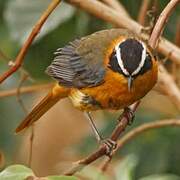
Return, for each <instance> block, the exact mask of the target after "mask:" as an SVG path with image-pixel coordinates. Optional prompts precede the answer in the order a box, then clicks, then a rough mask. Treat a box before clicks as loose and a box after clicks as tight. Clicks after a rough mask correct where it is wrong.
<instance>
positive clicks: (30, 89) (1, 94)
mask: <svg viewBox="0 0 180 180" xmlns="http://www.w3.org/2000/svg"><path fill="white" fill-rule="evenodd" d="M53 85H54V83H47V84H40V85H33V86H25V87H21V89H20V90H19V93H31V92H34V91H40V90H45V89H49V88H51V87H53ZM14 95H17V88H16V89H11V90H4V91H0V98H3V97H8V96H14Z"/></svg>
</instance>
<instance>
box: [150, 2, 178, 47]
mask: <svg viewBox="0 0 180 180" xmlns="http://www.w3.org/2000/svg"><path fill="white" fill-rule="evenodd" d="M179 2H180V0H171V1H170V2H169V3H168V4H167V6H166V8H164V10H163V11H162V13H161V14H160V16H159V18H158V20H157V22H156V25H155V27H154V28H153V31H152V35H151V37H150V39H149V45H150V46H151V47H152V48H153V49H155V47H156V44H157V42H158V39H159V37H160V36H161V34H162V32H163V29H164V27H165V24H166V23H167V21H168V18H169V16H170V15H171V13H172V12H173V10H174V9H175V7H176V6H177V5H178V3H179Z"/></svg>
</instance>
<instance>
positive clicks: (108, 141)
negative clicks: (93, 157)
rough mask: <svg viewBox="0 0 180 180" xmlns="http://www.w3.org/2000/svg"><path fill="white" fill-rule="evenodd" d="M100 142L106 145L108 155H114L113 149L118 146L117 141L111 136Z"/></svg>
mask: <svg viewBox="0 0 180 180" xmlns="http://www.w3.org/2000/svg"><path fill="white" fill-rule="evenodd" d="M100 144H101V145H104V146H105V147H106V155H107V156H109V157H111V156H112V152H113V150H114V149H116V147H117V142H116V141H113V140H112V139H109V138H108V139H103V140H101V141H100Z"/></svg>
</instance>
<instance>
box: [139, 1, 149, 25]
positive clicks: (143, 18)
mask: <svg viewBox="0 0 180 180" xmlns="http://www.w3.org/2000/svg"><path fill="white" fill-rule="evenodd" d="M150 2H151V0H143V1H142V4H141V8H140V11H139V15H138V22H139V24H141V25H143V26H145V21H146V13H147V10H148V8H149V4H150Z"/></svg>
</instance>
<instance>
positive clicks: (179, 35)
mask: <svg viewBox="0 0 180 180" xmlns="http://www.w3.org/2000/svg"><path fill="white" fill-rule="evenodd" d="M175 44H176V45H177V46H178V47H180V16H179V18H178V20H177V25H176V36H175Z"/></svg>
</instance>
